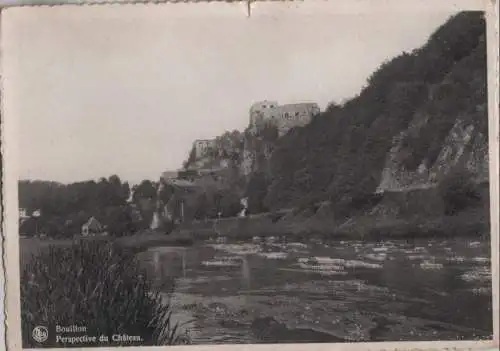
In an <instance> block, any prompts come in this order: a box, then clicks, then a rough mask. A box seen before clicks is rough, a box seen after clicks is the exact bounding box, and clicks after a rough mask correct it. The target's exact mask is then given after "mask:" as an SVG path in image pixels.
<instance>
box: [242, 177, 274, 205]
mask: <svg viewBox="0 0 500 351" xmlns="http://www.w3.org/2000/svg"><path fill="white" fill-rule="evenodd" d="M268 185H269V184H268V181H267V177H266V175H265V174H264V173H263V172H256V173H254V174H252V176H251V178H250V180H249V181H248V185H247V188H246V191H245V197H247V198H248V211H249V213H261V212H265V211H267V208H266V206H265V205H264V199H265V197H266V194H267V188H268Z"/></svg>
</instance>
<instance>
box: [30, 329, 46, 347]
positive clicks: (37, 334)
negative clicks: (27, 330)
mask: <svg viewBox="0 0 500 351" xmlns="http://www.w3.org/2000/svg"><path fill="white" fill-rule="evenodd" d="M31 335H32V336H33V340H35V341H36V342H39V343H42V342H45V341H47V339H48V338H49V330H48V329H47V328H46V327H42V326H38V327H35V328H34V329H33V333H32V334H31Z"/></svg>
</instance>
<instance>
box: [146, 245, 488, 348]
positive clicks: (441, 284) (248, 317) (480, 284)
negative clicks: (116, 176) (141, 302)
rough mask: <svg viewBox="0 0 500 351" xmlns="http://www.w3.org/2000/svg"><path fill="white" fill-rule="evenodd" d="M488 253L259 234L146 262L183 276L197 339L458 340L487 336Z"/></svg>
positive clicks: (165, 252)
mask: <svg viewBox="0 0 500 351" xmlns="http://www.w3.org/2000/svg"><path fill="white" fill-rule="evenodd" d="M488 257H489V245H488V243H486V242H484V243H482V244H481V245H478V244H477V242H475V243H473V244H472V245H471V244H469V243H466V242H461V241H460V240H455V241H446V240H443V241H432V242H425V241H421V242H418V241H415V242H410V243H409V242H403V241H401V242H398V241H391V242H385V243H363V242H359V241H352V242H349V241H345V242H329V243H326V242H321V241H319V240H318V241H316V242H311V243H297V242H286V241H280V240H279V239H277V238H274V239H267V240H261V239H260V238H253V240H251V241H249V242H230V241H228V240H226V241H222V240H221V241H219V242H218V243H211V242H207V243H199V244H197V245H196V246H194V247H192V248H187V249H184V248H179V247H175V248H170V247H158V248H153V249H150V250H149V251H148V252H146V253H144V254H142V258H141V262H144V264H145V265H146V266H147V267H151V268H152V270H153V272H154V274H153V275H154V277H155V278H156V279H158V280H160V281H161V280H165V279H166V278H167V277H177V278H182V279H180V280H179V281H178V284H176V293H175V294H176V301H177V302H176V306H178V308H179V309H180V310H183V311H188V312H189V313H190V314H191V315H192V317H193V318H195V319H196V321H197V322H196V329H197V330H198V331H199V333H198V334H197V335H198V336H197V339H196V340H194V343H206V342H213V341H214V340H219V342H232V343H234V342H263V341H262V340H259V338H258V337H256V336H255V335H254V334H255V333H253V332H251V330H254V329H255V328H257V329H258V330H266V328H267V329H269V330H275V331H276V333H278V334H280V335H271V336H269V335H267V334H266V335H267V338H269V337H271V339H272V340H274V341H278V342H286V341H287V340H288V339H286V338H291V335H292V334H293V333H297V330H299V329H300V330H302V332H304V330H307V331H306V332H304V333H306V334H307V335H308V337H313V338H314V337H317V338H318V341H320V340H326V339H328V338H341V339H344V340H351V341H363V340H365V341H366V340H367V338H368V339H370V338H376V340H435V339H450V340H451V339H453V340H456V339H457V338H458V339H460V338H473V337H488V336H489V335H490V334H491V329H492V325H491V323H492V322H491V273H490V271H489V259H488ZM458 258H460V259H458ZM186 306H196V307H195V308H193V307H189V308H188V307H186ZM478 312H480V313H478ZM268 317H269V318H271V317H272V318H271V319H269V318H268ZM380 321H383V323H382V322H380ZM262 323H264V324H262ZM265 323H268V324H269V325H268V324H265ZM382 324H383V325H390V326H391V327H387V328H385V327H383V326H382ZM257 326H258V327H257ZM252 328H253V329H252ZM297 328H299V329H297ZM301 328H302V329H301ZM304 328H305V329H304ZM373 328H375V329H373ZM290 333H292V334H290ZM325 333H326V334H325ZM257 334H258V335H260V334H259V333H257ZM294 335H297V334H294ZM325 335H330V336H325ZM375 335H376V337H375ZM285 339H286V340H285ZM292 339H293V338H292ZM288 341H289V340H288Z"/></svg>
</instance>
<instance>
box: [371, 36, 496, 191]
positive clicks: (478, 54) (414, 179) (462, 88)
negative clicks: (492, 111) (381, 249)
mask: <svg viewBox="0 0 500 351" xmlns="http://www.w3.org/2000/svg"><path fill="white" fill-rule="evenodd" d="M485 55H486V46H485V37H484V35H483V36H481V38H480V40H479V44H478V46H477V47H476V48H475V50H473V51H472V52H471V53H470V55H467V56H465V57H464V58H462V59H461V60H460V61H459V62H457V63H456V64H455V65H454V66H453V68H452V69H451V71H450V72H449V73H448V74H447V75H446V76H445V77H444V79H443V81H442V82H440V83H439V84H436V85H434V86H432V87H431V89H430V91H429V97H428V99H427V101H426V102H425V103H424V104H423V106H421V107H419V109H418V111H416V113H415V114H414V117H413V119H412V120H411V122H410V124H409V126H408V128H407V129H405V130H403V131H402V132H400V133H399V134H398V135H397V136H396V137H395V138H394V139H393V146H392V148H391V150H390V151H389V153H388V155H387V160H386V163H385V166H384V168H383V170H382V177H381V182H380V185H379V187H378V190H379V191H383V190H408V189H412V188H426V187H430V186H433V185H435V184H436V183H438V182H439V181H440V179H442V178H443V177H444V176H445V175H446V174H448V173H450V172H451V171H456V170H457V169H466V170H468V171H469V174H471V175H472V176H473V177H474V178H475V179H474V180H475V181H476V182H483V181H486V180H488V176H489V174H488V172H489V168H488V162H489V157H488V135H487V131H488V116H487V101H486V56H485ZM447 105H452V106H453V105H458V106H463V107H462V108H461V109H455V111H453V112H451V111H449V109H448V106H447ZM447 110H448V111H447ZM439 129H441V130H442V131H443V132H441V133H438V134H441V136H439V135H435V136H434V138H429V134H431V133H432V134H435V131H436V130H437V131H439ZM426 133H427V135H426Z"/></svg>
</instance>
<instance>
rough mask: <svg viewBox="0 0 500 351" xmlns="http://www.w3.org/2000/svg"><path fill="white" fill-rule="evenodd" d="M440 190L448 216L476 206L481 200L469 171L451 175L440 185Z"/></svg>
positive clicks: (456, 172)
mask: <svg viewBox="0 0 500 351" xmlns="http://www.w3.org/2000/svg"><path fill="white" fill-rule="evenodd" d="M438 190H439V192H440V194H441V196H442V198H443V200H444V205H445V214H447V215H454V214H456V213H458V212H460V211H463V210H465V209H467V208H469V207H472V206H475V205H477V204H478V203H479V202H480V200H481V194H480V193H479V189H478V186H477V185H476V184H475V183H474V181H473V177H472V174H471V173H470V172H469V171H468V170H460V171H455V172H451V173H449V174H448V175H447V176H446V177H445V178H444V179H443V180H442V181H441V183H440V184H439V186H438Z"/></svg>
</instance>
